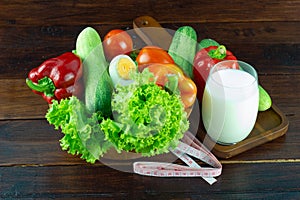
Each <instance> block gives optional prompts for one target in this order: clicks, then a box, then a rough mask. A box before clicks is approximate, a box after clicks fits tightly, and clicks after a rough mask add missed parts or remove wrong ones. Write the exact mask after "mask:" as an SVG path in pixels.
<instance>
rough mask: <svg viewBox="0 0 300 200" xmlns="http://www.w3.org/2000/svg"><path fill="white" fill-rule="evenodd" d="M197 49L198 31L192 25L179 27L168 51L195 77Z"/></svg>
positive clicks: (187, 73) (185, 70)
mask: <svg viewBox="0 0 300 200" xmlns="http://www.w3.org/2000/svg"><path fill="white" fill-rule="evenodd" d="M196 49H197V33H196V31H195V30H194V29H193V28H192V27H190V26H182V27H180V28H178V29H177V30H176V32H175V34H174V36H173V38H172V42H171V44H170V47H169V50H168V53H169V55H170V56H171V57H172V58H173V60H174V62H175V63H176V64H177V65H178V66H179V67H181V69H182V70H183V71H184V73H185V74H186V75H187V76H189V77H190V78H193V61H194V57H195V54H196Z"/></svg>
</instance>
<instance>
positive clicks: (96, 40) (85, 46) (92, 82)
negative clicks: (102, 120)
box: [76, 27, 113, 117]
mask: <svg viewBox="0 0 300 200" xmlns="http://www.w3.org/2000/svg"><path fill="white" fill-rule="evenodd" d="M76 54H77V55H78V56H79V57H80V58H81V59H82V61H83V63H82V64H83V80H84V85H85V105H86V107H87V109H88V110H89V111H90V112H101V113H102V114H103V115H104V116H106V117H108V116H110V115H111V95H112V91H113V84H112V80H111V78H110V76H109V74H108V72H107V68H108V63H107V61H106V59H105V56H104V52H103V46H102V42H101V38H100V36H99V34H98V32H97V31H96V30H95V29H93V28H91V27H87V28H85V29H84V30H82V31H81V32H80V34H79V35H78V37H77V41H76Z"/></svg>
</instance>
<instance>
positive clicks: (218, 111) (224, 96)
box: [202, 69, 259, 144]
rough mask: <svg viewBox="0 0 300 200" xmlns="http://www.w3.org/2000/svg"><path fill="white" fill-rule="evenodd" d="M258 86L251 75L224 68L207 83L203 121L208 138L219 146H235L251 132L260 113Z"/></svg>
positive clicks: (203, 104) (203, 105)
mask: <svg viewBox="0 0 300 200" xmlns="http://www.w3.org/2000/svg"><path fill="white" fill-rule="evenodd" d="M258 98H259V97H258V83H257V80H256V79H255V78H254V77H253V76H252V75H251V74H249V73H247V72H244V71H241V70H234V69H223V70H220V71H217V72H214V73H213V74H212V75H211V76H210V77H209V78H208V80H207V83H206V87H205V91H204V95H203V101H202V119H203V123H204V126H205V129H206V131H207V133H208V135H209V136H210V137H211V138H212V139H213V140H214V141H216V142H218V143H220V144H233V143H236V142H239V141H242V140H243V139H245V138H246V137H247V136H248V135H249V133H250V132H251V130H252V128H253V126H254V124H255V121H256V117H257V112H258V101H259V99H258Z"/></svg>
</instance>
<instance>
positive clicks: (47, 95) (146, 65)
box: [26, 26, 271, 163]
mask: <svg viewBox="0 0 300 200" xmlns="http://www.w3.org/2000/svg"><path fill="white" fill-rule="evenodd" d="M226 59H233V60H236V57H235V56H234V55H233V54H232V53H231V52H230V51H228V50H226V48H225V47H224V46H223V45H219V44H218V43H217V42H216V41H214V40H211V39H204V40H201V41H200V42H199V43H197V35H196V31H195V30H194V29H193V28H192V27H190V26H183V27H180V28H179V29H178V30H177V31H176V32H175V35H174V37H173V40H172V42H171V44H170V48H169V49H168V50H164V49H161V48H160V47H157V46H145V47H143V48H142V49H134V48H133V41H132V38H131V36H130V35H129V34H128V33H127V32H126V31H123V30H119V29H115V30H111V31H110V32H109V33H107V34H106V35H105V37H104V40H103V41H102V40H101V37H100V35H99V34H98V32H97V31H96V30H95V29H93V28H91V27H87V28H85V29H84V30H82V31H81V32H80V34H79V35H78V37H77V40H76V49H75V50H73V51H72V52H66V53H64V54H62V55H60V56H58V57H56V58H50V59H49V60H46V61H45V62H43V63H42V64H41V65H40V66H39V67H37V68H34V69H32V70H31V71H30V72H29V75H28V78H27V79H26V83H27V85H28V87H29V88H31V89H32V90H33V92H35V93H37V94H39V95H41V96H42V97H43V98H44V99H45V100H46V101H47V103H48V104H49V109H48V111H47V113H46V119H47V120H48V122H49V123H50V124H52V125H54V127H55V129H57V130H61V132H62V133H63V137H62V139H61V140H60V145H61V147H62V149H63V150H66V151H68V153H70V154H73V155H81V158H82V159H84V160H86V161H87V162H90V163H94V162H95V161H96V160H99V158H100V157H102V156H103V155H104V154H105V153H106V152H107V151H108V150H109V149H111V148H113V149H115V150H116V151H117V152H122V151H127V152H136V153H141V155H143V156H153V155H157V154H161V153H166V152H168V151H169V148H173V147H174V148H175V147H176V146H177V145H178V142H179V140H180V139H181V138H182V137H183V135H184V133H185V132H186V131H187V130H188V128H189V121H188V115H189V113H190V111H191V109H192V107H193V104H194V103H195V100H196V97H197V96H198V99H199V100H200V102H201V98H202V94H203V90H204V87H205V81H206V79H207V76H208V73H209V70H210V68H211V67H212V66H213V64H215V63H217V62H220V61H221V60H226ZM232 67H233V68H238V66H232ZM261 91H262V95H264V96H263V98H262V99H264V100H263V101H262V102H261V103H260V110H266V109H268V108H269V107H270V106H271V101H270V99H269V96H268V94H267V92H266V91H265V90H263V89H262V88H261ZM266 102H267V103H266Z"/></svg>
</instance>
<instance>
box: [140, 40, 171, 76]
mask: <svg viewBox="0 0 300 200" xmlns="http://www.w3.org/2000/svg"><path fill="white" fill-rule="evenodd" d="M136 62H137V63H138V67H139V70H140V71H142V70H143V69H144V68H145V67H146V66H147V65H149V64H155V63H159V64H174V60H173V58H172V57H171V56H170V55H169V54H168V52H167V51H165V50H164V49H162V48H160V47H157V46H145V47H144V48H142V49H141V50H140V52H139V54H138V56H137V57H136Z"/></svg>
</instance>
